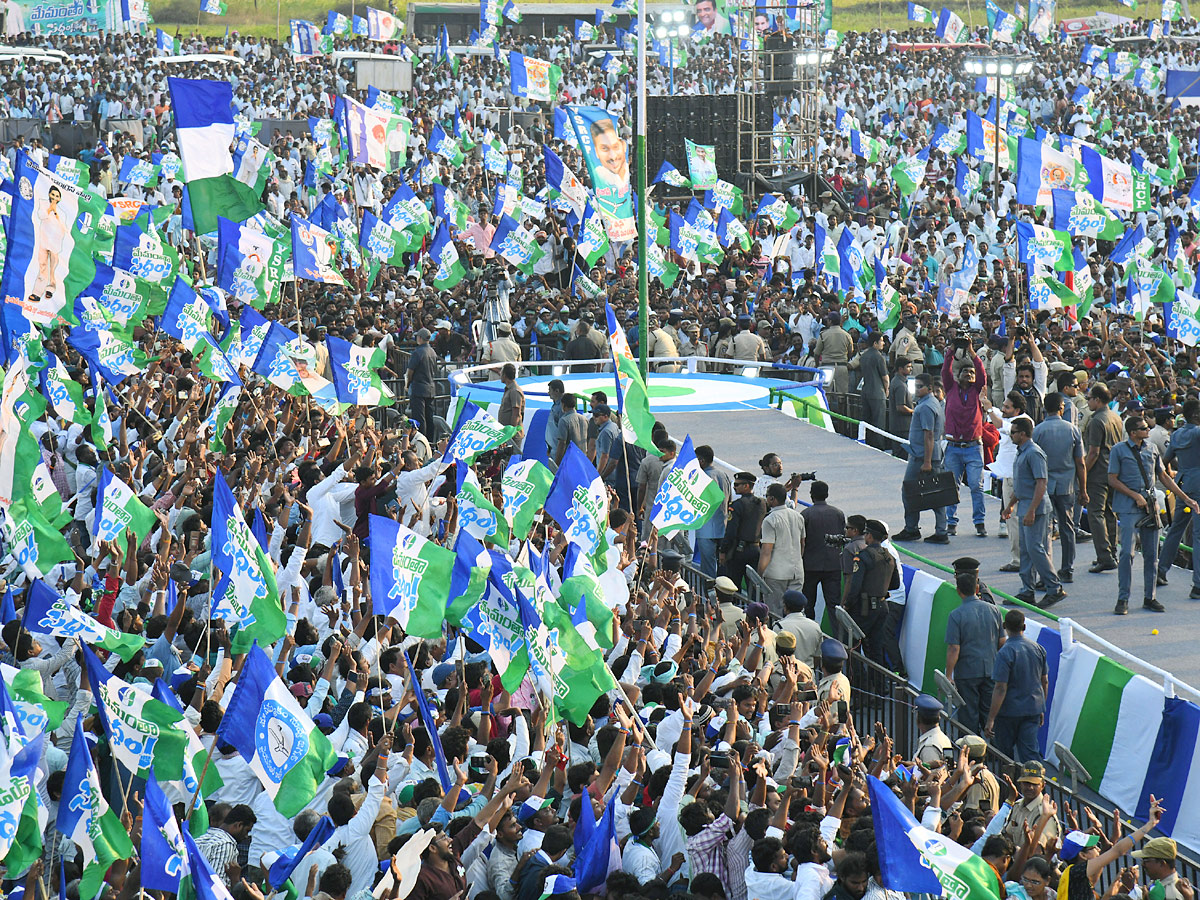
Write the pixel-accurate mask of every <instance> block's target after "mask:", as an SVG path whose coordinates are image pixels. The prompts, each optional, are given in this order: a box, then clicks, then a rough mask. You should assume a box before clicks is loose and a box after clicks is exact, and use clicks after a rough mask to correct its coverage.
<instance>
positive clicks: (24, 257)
mask: <svg viewBox="0 0 1200 900" xmlns="http://www.w3.org/2000/svg"><path fill="white" fill-rule="evenodd" d="M14 181H15V184H16V192H15V194H14V196H13V201H12V213H11V214H10V215H9V220H8V232H7V236H8V259H7V261H6V264H5V267H4V280H3V283H2V284H0V290H3V292H4V301H5V303H6V304H10V305H11V306H12V307H13V308H19V309H20V311H21V316H22V317H23V318H24V319H25V320H26V321H28V322H31V323H33V324H36V325H41V326H49V325H50V324H51V323H52V322H53V321H54V320H55V318H56V317H57V316H58V315H59V313H60V312H61V311H62V310H63V309H64V307H68V306H69V304H70V303H71V302H72V301H74V299H75V298H76V297H77V296H79V293H80V291H82V290H83V289H84V288H86V287H87V286H88V285H89V284H91V283H92V279H93V278H95V276H96V264H95V262H93V260H92V248H93V244H94V243H95V235H96V226H97V223H98V222H99V221H100V217H101V216H102V215H103V214H104V208H105V201H104V200H103V198H101V197H98V196H97V195H96V194H94V193H92V192H91V191H89V190H87V189H86V188H81V187H79V186H78V185H76V184H74V183H72V182H70V181H66V180H64V179H61V178H58V177H57V176H55V175H54V174H53V173H51V172H50V170H49V169H45V168H42V167H41V166H39V165H37V164H36V163H33V162H31V161H30V159H29V158H28V157H27V156H25V155H24V154H20V155H19V156H18V158H17V166H16V172H15V178H14ZM67 315H70V312H69V311H68V312H67ZM9 321H10V322H11V321H12V318H11V317H10V318H9Z"/></svg>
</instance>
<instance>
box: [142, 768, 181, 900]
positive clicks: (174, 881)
mask: <svg viewBox="0 0 1200 900" xmlns="http://www.w3.org/2000/svg"><path fill="white" fill-rule="evenodd" d="M186 852H187V851H186V848H185V847H184V836H182V834H180V828H179V822H178V821H175V814H174V811H173V810H172V808H170V803H169V802H168V800H167V794H164V793H163V792H162V788H161V787H160V786H158V779H156V778H155V776H154V774H152V773H151V775H150V778H149V779H146V786H145V796H144V800H143V805H142V887H144V888H149V889H150V890H167V892H170V893H173V894H178V893H179V880H180V878H181V877H182V876H184V856H185V853H186Z"/></svg>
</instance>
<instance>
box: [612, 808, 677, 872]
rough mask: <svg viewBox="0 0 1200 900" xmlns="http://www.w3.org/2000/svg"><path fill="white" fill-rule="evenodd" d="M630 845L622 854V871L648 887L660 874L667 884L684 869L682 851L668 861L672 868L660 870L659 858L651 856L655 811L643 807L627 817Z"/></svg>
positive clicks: (653, 854) (656, 855)
mask: <svg viewBox="0 0 1200 900" xmlns="http://www.w3.org/2000/svg"><path fill="white" fill-rule="evenodd" d="M629 831H630V836H629V842H628V843H627V844H626V845H625V852H624V853H622V854H621V868H622V869H624V870H625V871H626V872H628V873H629V874H630V875H632V876H633V877H634V878H636V879H637V880H638V883H639V884H643V885H644V884H648V883H650V882H651V881H653V880H654V879H655V878H658V877H659V875H660V874H661V875H662V876H664V877H663V880H664V881H666V882H667V883H670V881H671V879H672V878H674V877H675V875H676V873H677V872H678V871H679V869H680V867H681V866H683V862H684V854H683V852H682V851H680V852H678V853H676V854H675V855H674V856H673V857H672V858H671V865H669V866H668V867H667V868H666V869H665V870H664V869H662V867H661V863H660V862H659V859H658V854H657V853H655V852H654V846H653V844H654V841H655V840H657V838H658V817H657V816H656V815H655V813H654V810H653V809H650V808H648V807H643V808H641V809H639V810H637V812H635V813H634V814H633V815H631V816H630V817H629Z"/></svg>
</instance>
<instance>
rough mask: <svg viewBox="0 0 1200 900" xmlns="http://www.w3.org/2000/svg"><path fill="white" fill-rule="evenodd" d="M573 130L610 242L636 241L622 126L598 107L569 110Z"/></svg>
mask: <svg viewBox="0 0 1200 900" xmlns="http://www.w3.org/2000/svg"><path fill="white" fill-rule="evenodd" d="M567 115H568V116H569V117H570V119H571V128H572V130H573V131H574V132H575V138H576V140H578V141H579V150H580V152H581V153H582V154H583V159H584V161H585V162H586V163H587V168H588V174H589V175H591V177H592V190H593V191H594V193H595V195H596V207H597V208H598V209H599V210H600V213H601V215H602V216H604V227H605V230H606V231H607V232H608V237H609V240H611V241H612V242H613V243H624V242H626V241H632V240H635V239H636V238H637V222H636V221H635V220H634V217H633V191H632V189H631V187H630V183H629V148H628V146H627V144H628V142H627V141H626V140H625V139H624V138H623V137H621V133H620V126H619V123H618V122H617V120H616V119H615V118H613V116H611V115H609V113H608V111H607V110H605V109H603V108H601V107H599V106H568V107H567Z"/></svg>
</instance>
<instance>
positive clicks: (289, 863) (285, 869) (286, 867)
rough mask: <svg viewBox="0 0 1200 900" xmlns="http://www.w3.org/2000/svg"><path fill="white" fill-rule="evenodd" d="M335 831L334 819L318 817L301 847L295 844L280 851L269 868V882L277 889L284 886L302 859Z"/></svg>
mask: <svg viewBox="0 0 1200 900" xmlns="http://www.w3.org/2000/svg"><path fill="white" fill-rule="evenodd" d="M333 832H334V824H333V819H331V818H329V816H321V818H319V819H317V824H316V825H314V826H313V829H312V831H310V832H309V833H308V837H306V838H305V839H304V843H303V844H301V845H300V846H299V847H296V846H295V845H293V846H291V847H287V848H286V849H284V850H281V851H279V859H277V860H275V862H273V863H272V864H271V868H270V869H268V870H267V883H268V884H270V885H271V887H273V888H274V889H275V890H279V889H280V888H281V887H283V885H284V883H285V882H286V881H287V880H288V879H289V878H291V877H292V873H293V872H295V871H296V867H297V866H298V865H300V861H301V860H302V859H304V857H306V856H308V854H310V853H312V851H314V850H316V849H317V848H318V847H320V846H321V845H322V844H323V843H325V842H326V841H327V840H329V838H330V837H331V836H332V835H333Z"/></svg>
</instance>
